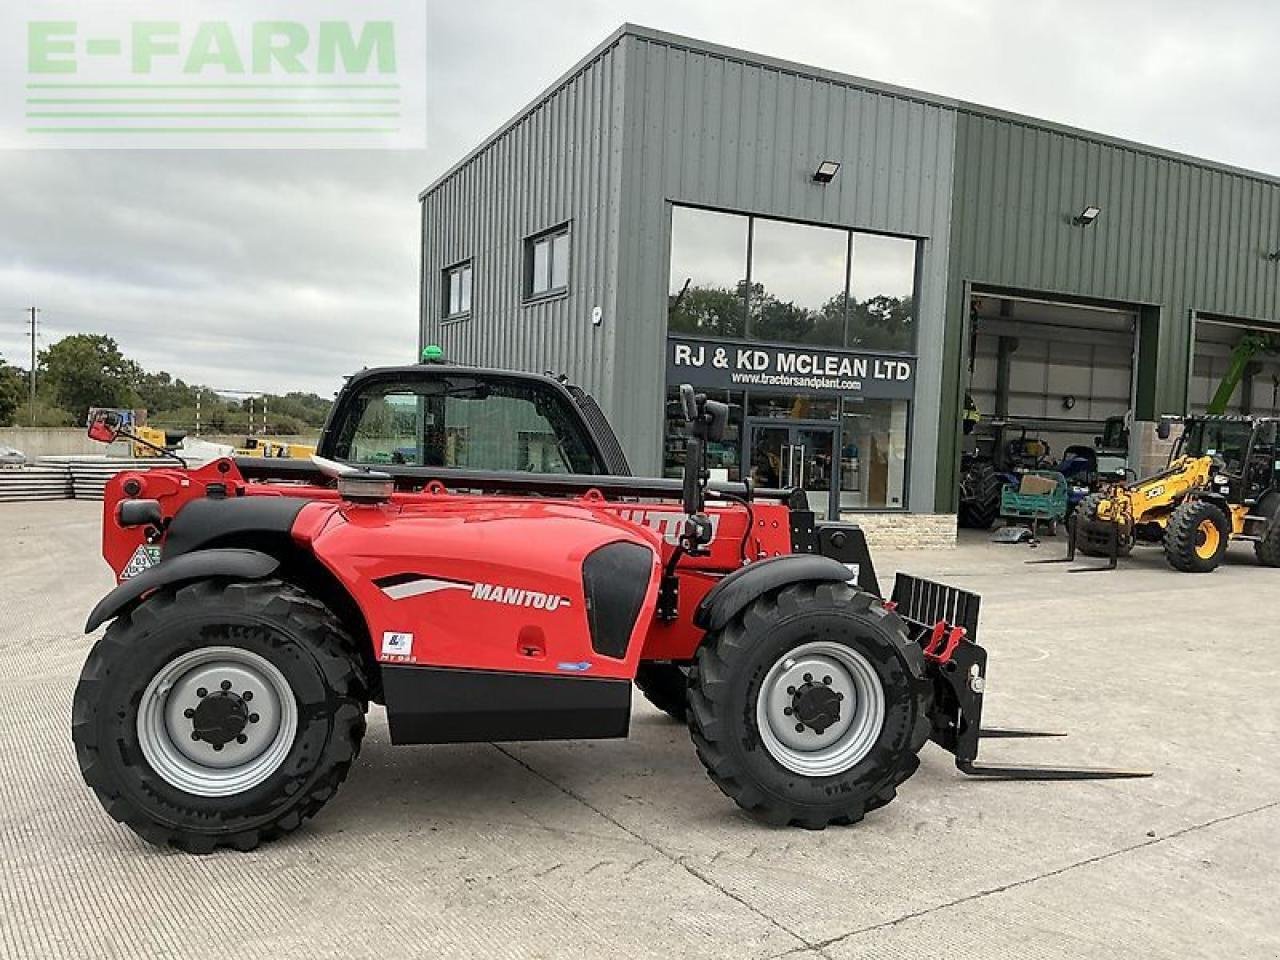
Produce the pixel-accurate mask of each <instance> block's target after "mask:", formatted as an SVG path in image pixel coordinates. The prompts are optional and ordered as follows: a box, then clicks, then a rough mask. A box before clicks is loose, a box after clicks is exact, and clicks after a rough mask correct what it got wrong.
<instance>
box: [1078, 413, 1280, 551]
mask: <svg viewBox="0 0 1280 960" xmlns="http://www.w3.org/2000/svg"><path fill="white" fill-rule="evenodd" d="M1169 425H1170V421H1168V420H1164V421H1161V423H1160V428H1159V429H1160V436H1161V437H1162V438H1167V437H1168V436H1169ZM1278 427H1280V419H1277V418H1274V417H1249V416H1228V415H1205V416H1196V417H1188V418H1187V419H1186V420H1185V429H1184V431H1183V434H1182V437H1181V438H1180V439H1179V440H1178V442H1177V444H1176V446H1175V447H1174V449H1173V451H1172V453H1171V454H1170V457H1169V465H1168V467H1167V468H1166V469H1165V470H1162V471H1161V472H1160V473H1158V474H1156V475H1155V476H1153V477H1147V478H1146V479H1143V480H1135V481H1130V482H1128V483H1117V484H1113V485H1112V486H1110V487H1108V488H1107V489H1105V490H1103V491H1102V492H1100V493H1094V494H1091V495H1090V496H1088V497H1086V498H1085V499H1084V500H1082V501H1081V502H1080V505H1079V506H1078V507H1077V508H1076V513H1075V516H1074V517H1073V518H1072V522H1071V524H1070V534H1071V537H1070V543H1069V547H1068V559H1070V558H1071V557H1073V556H1074V553H1075V551H1077V550H1078V551H1079V552H1080V553H1082V554H1084V555H1085V556H1089V557H1107V558H1109V559H1110V561H1111V562H1110V564H1109V565H1108V566H1107V567H1097V568H1086V569H1114V568H1115V566H1116V562H1117V557H1121V556H1127V555H1128V554H1129V553H1130V551H1132V549H1133V547H1134V545H1135V544H1138V543H1152V544H1155V543H1160V544H1163V546H1164V555H1165V559H1167V560H1168V561H1169V565H1170V566H1171V567H1173V568H1174V569H1175V570H1181V571H1184V572H1187V573H1208V572H1210V571H1212V570H1214V569H1216V568H1217V566H1218V565H1219V564H1220V563H1221V562H1222V557H1223V555H1224V554H1225V553H1226V551H1227V545H1228V544H1229V543H1230V542H1231V541H1232V540H1245V541H1250V542H1252V543H1253V548H1254V552H1255V553H1256V555H1257V558H1258V561H1259V562H1260V563H1263V564H1266V565H1267V566H1269V567H1280V448H1278V447H1277V428H1278Z"/></svg>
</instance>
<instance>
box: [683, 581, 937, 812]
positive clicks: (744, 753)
mask: <svg viewBox="0 0 1280 960" xmlns="http://www.w3.org/2000/svg"><path fill="white" fill-rule="evenodd" d="M930 696H931V694H930V687H929V684H928V682H927V681H926V679H925V676H924V657H923V652H922V651H921V649H920V646H919V645H918V644H916V643H914V642H913V641H912V640H911V639H910V637H909V636H908V635H907V631H906V627H905V625H904V624H903V622H902V620H901V619H900V618H899V617H898V616H897V615H896V614H894V613H891V612H890V611H888V610H886V609H885V608H884V606H883V605H882V604H881V603H879V602H878V601H876V599H875V598H874V597H872V596H871V595H870V594H866V593H862V592H859V591H856V590H853V589H852V588H850V587H849V586H847V585H845V584H833V583H822V584H811V583H804V584H797V585H794V586H790V587H787V588H785V589H783V590H781V591H779V592H777V593H774V594H769V595H766V596H765V597H762V598H760V599H758V600H756V601H755V602H754V603H752V604H751V605H750V606H748V607H747V608H746V610H744V611H743V613H742V614H740V615H739V616H738V617H737V618H735V619H734V621H733V622H732V623H730V624H729V625H728V626H727V627H725V628H724V630H723V631H721V632H720V633H718V634H716V635H713V636H711V637H708V639H707V642H706V643H704V644H703V646H702V647H701V649H700V650H699V651H698V657H697V660H696V662H695V665H694V667H693V670H692V672H691V675H690V693H689V710H690V716H689V728H690V732H691V734H692V737H693V742H694V746H695V747H696V748H697V751H698V756H699V758H700V759H701V760H702V762H703V764H704V765H705V766H706V768H707V772H708V774H709V775H710V777H711V779H712V781H714V782H715V784H716V785H717V786H718V787H719V788H720V789H721V790H722V791H723V792H724V793H725V794H727V795H728V796H729V797H730V798H731V799H733V800H734V801H735V802H736V803H737V804H738V805H739V806H741V807H743V808H744V809H747V810H750V811H752V812H755V813H758V814H760V815H762V816H763V817H764V818H765V819H766V820H768V821H770V822H772V823H777V824H797V825H799V826H803V827H808V828H811V829H822V828H823V827H825V826H827V825H828V824H832V823H840V824H847V823H854V822H856V821H858V820H861V819H862V817H863V815H864V814H865V813H867V812H869V811H871V810H875V809H876V808H878V807H881V806H884V805H885V804H886V803H888V802H889V801H890V800H892V799H893V798H894V796H895V793H896V790H897V787H898V786H899V785H900V784H901V783H902V782H903V781H905V780H906V779H907V778H908V777H910V776H911V775H912V774H913V773H914V772H915V771H916V768H917V767H918V766H919V763H920V761H919V758H918V757H917V756H916V755H917V753H918V752H919V751H920V748H921V747H922V746H924V743H925V741H926V740H927V739H928V736H929V717H928V712H929V702H930Z"/></svg>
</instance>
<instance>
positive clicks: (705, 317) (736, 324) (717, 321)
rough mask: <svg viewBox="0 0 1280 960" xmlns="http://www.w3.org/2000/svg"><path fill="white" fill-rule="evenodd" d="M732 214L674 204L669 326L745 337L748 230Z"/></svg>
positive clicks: (747, 223)
mask: <svg viewBox="0 0 1280 960" xmlns="http://www.w3.org/2000/svg"><path fill="white" fill-rule="evenodd" d="M750 223H751V220H750V218H748V217H741V216H737V215H736V214H732V213H716V212H714V211H711V210H695V209H694V208H692V207H673V208H672V210H671V277H670V283H669V285H668V288H667V328H668V330H669V331H670V332H671V333H686V334H691V335H693V336H699V337H743V336H746V332H747V326H746V323H747V321H746V306H745V301H744V299H743V297H744V293H745V291H746V287H747V233H748V230H749V228H750Z"/></svg>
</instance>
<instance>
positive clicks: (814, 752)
mask: <svg viewBox="0 0 1280 960" xmlns="http://www.w3.org/2000/svg"><path fill="white" fill-rule="evenodd" d="M815 703H816V704H819V705H825V712H824V711H822V710H819V709H815ZM884 714H885V695H884V686H883V685H882V684H881V682H880V676H879V674H877V673H876V671H875V668H874V667H872V666H871V662H870V661H869V660H867V658H866V657H864V656H863V655H862V654H861V653H859V652H858V651H857V650H854V649H852V648H850V647H846V646H845V645H844V644H841V643H833V642H831V641H827V640H816V641H813V642H812V643H805V644H801V645H800V646H798V647H796V648H794V649H793V650H790V651H788V652H787V653H786V654H784V655H783V656H781V657H780V658H779V659H778V660H777V662H776V663H774V665H773V666H772V667H770V668H769V672H768V673H767V674H765V678H764V682H763V683H762V684H761V685H760V693H759V695H758V696H757V698H756V726H757V727H758V729H759V731H760V739H761V741H762V742H763V743H764V746H765V749H766V750H768V751H769V755H770V756H771V757H773V759H774V760H776V761H778V763H780V764H781V765H782V766H783V767H785V768H786V769H787V770H790V771H791V772H792V773H798V774H800V775H802V776H806V777H831V776H835V775H836V774H840V773H844V772H845V771H846V770H849V769H851V768H853V767H854V766H856V765H857V764H858V763H860V762H861V761H862V760H863V759H865V757H866V756H867V754H868V753H870V752H871V748H872V747H873V746H875V742H876V740H877V739H878V738H879V736H880V731H881V729H882V728H883V727H884ZM815 715H817V718H816V719H815Z"/></svg>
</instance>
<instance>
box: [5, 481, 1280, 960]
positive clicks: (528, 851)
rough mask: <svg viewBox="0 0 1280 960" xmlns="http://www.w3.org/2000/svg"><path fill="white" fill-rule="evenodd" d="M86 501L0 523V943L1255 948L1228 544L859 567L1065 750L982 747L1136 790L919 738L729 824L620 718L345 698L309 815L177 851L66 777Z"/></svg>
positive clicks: (501, 949)
mask: <svg viewBox="0 0 1280 960" xmlns="http://www.w3.org/2000/svg"><path fill="white" fill-rule="evenodd" d="M97 510H98V505H96V504H89V503H55V504H39V505H34V504H33V505H0V584H3V589H2V590H0V857H2V862H0V954H2V955H3V956H5V957H23V958H27V957H31V958H35V957H39V958H55V957H94V958H98V957H229V956H252V957H270V956H277V957H286V956H287V957H303V956H305V957H322V956H340V957H349V958H356V957H377V958H387V957H396V958H399V957H418V956H421V957H432V958H435V957H467V958H471V957H485V958H495V957H561V956H575V957H583V958H595V957H613V956H625V957H664V958H670V957H727V956H732V957H735V958H775V957H782V956H787V957H792V958H797V960H799V958H816V957H825V958H831V960H845V958H854V957H909V956H929V957H941V958H951V957H970V956H980V957H1017V958H1020V960H1025V958H1040V957H1064V958H1065V957H1071V958H1077V957H1082V956H1087V957H1090V958H1099V957H1143V958H1145V960H1150V958H1161V957H1170V958H1173V957H1176V958H1188V957H1206V958H1207V957H1213V958H1218V957H1223V956H1231V957H1259V958H1261V957H1276V956H1277V955H1280V922H1277V920H1276V913H1275V896H1276V891H1277V890H1280V868H1278V867H1277V858H1278V857H1280V764H1277V763H1276V748H1277V745H1278V744H1280V706H1278V705H1277V704H1278V699H1277V696H1276V691H1277V686H1280V666H1277V664H1278V663H1280V660H1278V659H1277V650H1276V645H1277V642H1280V635H1278V634H1280V631H1277V601H1276V598H1277V597H1278V596H1280V571H1272V570H1264V569H1261V568H1258V567H1255V566H1253V565H1252V557H1251V555H1250V553H1249V552H1248V551H1247V549H1246V550H1240V548H1233V556H1232V561H1233V562H1231V563H1230V564H1228V566H1226V567H1225V568H1224V569H1221V570H1220V571H1218V572H1217V573H1215V574H1213V575H1211V576H1204V577H1196V576H1189V575H1179V574H1175V573H1173V572H1172V571H1169V570H1167V569H1166V568H1165V567H1164V566H1163V561H1162V560H1161V559H1160V558H1159V556H1158V555H1157V554H1148V555H1145V556H1144V557H1142V558H1138V559H1134V560H1133V561H1131V562H1130V563H1129V564H1128V569H1126V570H1124V571H1122V572H1121V573H1118V574H1110V575H1107V574H1094V575H1083V574H1081V575H1069V574H1067V573H1066V572H1065V570H1064V568H1063V567H1027V566H1024V565H1023V563H1022V561H1023V560H1024V559H1026V558H1027V557H1029V556H1032V555H1033V554H1032V553H1031V551H1029V550H1028V549H1027V548H1025V547H1001V546H994V545H990V544H987V543H986V542H985V541H984V540H981V539H979V540H977V541H974V542H969V543H966V544H965V545H963V546H962V547H960V548H959V549H957V550H955V551H946V552H940V553H933V554H924V555H912V554H898V555H892V554H885V555H883V556H882V557H881V566H882V567H885V566H887V567H890V568H892V567H895V566H901V567H904V568H908V569H910V570H912V571H914V572H919V573H923V574H929V575H934V576H938V577H943V578H945V579H947V580H949V581H951V582H954V583H957V584H961V585H964V586H967V587H971V588H974V589H976V590H978V591H980V592H982V593H983V595H984V597H985V599H984V605H985V610H984V617H983V632H984V636H985V642H986V645H987V646H988V647H989V649H990V651H991V661H992V668H991V672H990V673H991V688H990V689H991V693H990V695H989V697H988V714H989V719H990V720H992V721H993V722H1003V723H1007V724H1015V723H1021V724H1025V725H1029V724H1042V725H1048V726H1051V727H1062V728H1066V729H1069V730H1070V731H1071V732H1072V736H1071V737H1070V738H1069V739H1067V740H1061V741H1041V742H1038V743H1037V742H1031V743H1004V744H1000V743H997V744H996V745H995V746H997V747H1000V748H1001V749H1000V753H1001V754H1002V755H1004V756H1010V757H1018V758H1022V759H1040V760H1043V761H1046V762H1053V761H1064V762H1065V761H1071V760H1075V761H1086V762H1093V763H1106V764H1141V765H1148V766H1150V767H1153V768H1154V769H1155V770H1156V772H1157V776H1156V777H1155V778H1154V779H1152V780H1140V781H1119V782H1109V783H1106V782H1103V783H1077V784H1046V783H1022V784H1007V783H983V782H976V781H967V780H965V779H963V778H962V777H960V776H959V775H958V774H957V773H956V772H955V771H954V768H953V767H952V765H951V764H950V763H948V758H947V757H946V755H944V754H942V753H941V752H940V751H938V750H937V749H936V748H934V747H927V748H926V752H925V758H924V762H923V765H922V768H921V770H920V772H919V774H917V775H916V777H915V778H913V779H912V780H911V781H910V782H908V783H907V784H906V786H905V787H904V789H903V790H902V792H901V794H900V796H899V799H898V800H897V801H896V802H894V803H893V804H891V805H890V806H888V807H887V808H885V809H883V810H881V811H880V812H878V813H876V814H873V815H872V816H870V817H869V818H868V819H867V820H866V821H865V822H864V823H862V824H861V825H859V826H857V827H853V828H846V829H831V830H827V831H825V832H823V833H806V832H803V831H797V830H779V829H769V828H766V827H763V826H761V825H759V824H757V823H755V822H753V821H752V820H750V819H748V818H746V817H745V816H743V815H741V814H740V813H739V812H738V811H737V809H736V808H735V807H734V806H732V804H730V803H729V802H728V801H727V800H725V799H724V798H723V797H721V796H720V794H719V793H718V792H717V791H716V789H715V788H714V787H713V786H712V785H711V783H710V782H709V781H708V780H707V779H706V778H705V776H704V775H703V774H702V771H701V768H700V767H699V765H698V762H697V760H696V759H695V757H694V754H693V750H692V748H691V746H690V744H689V742H688V736H687V734H686V733H685V731H684V730H683V729H682V728H680V727H677V726H676V725H674V724H672V723H670V722H668V721H666V720H665V719H664V718H663V717H662V716H661V715H660V714H658V713H656V712H655V711H653V710H652V709H650V708H648V706H647V705H644V704H643V703H642V702H640V701H637V708H636V717H635V720H634V724H633V736H632V738H631V739H630V740H628V741H625V742H601V743H567V744H545V745H514V746H501V747H498V746H462V747H422V748H400V749H396V750H392V749H391V748H390V747H389V745H388V743H387V735H386V725H385V722H384V720H383V718H382V716H381V714H380V713H375V714H374V716H373V717H372V723H371V726H370V733H369V738H368V739H367V740H366V743H365V749H364V752H363V754H362V755H361V757H360V761H359V764H358V766H357V768H356V769H355V770H354V771H353V774H352V777H351V779H350V780H349V781H348V782H347V784H346V786H345V787H344V788H343V789H342V791H341V792H340V793H339V795H338V797H337V799H336V800H335V801H334V802H332V803H331V804H330V805H329V806H328V807H327V808H326V809H325V810H324V811H323V812H322V813H321V815H320V816H319V818H317V819H316V820H314V821H312V822H311V823H310V824H309V825H308V826H306V827H305V828H304V829H302V830H301V831H299V832H298V833H296V834H294V835H293V836H292V837H290V838H289V839H287V840H286V841H284V842H281V843H278V844H275V845H272V846H267V847H264V848H262V849H260V850H259V851H257V852H255V853H251V854H235V853H219V854H217V855H215V856H211V857H204V858H197V857H190V856H186V855H183V854H179V853H174V852H166V851H159V850H155V849H152V848H150V847H148V846H146V845H145V844H143V843H141V842H140V841H138V840H137V839H135V838H134V837H133V835H132V834H130V833H128V832H127V831H125V830H124V829H123V828H120V827H117V826H116V825H115V824H114V823H113V822H112V821H111V820H110V819H109V818H108V817H107V816H106V815H105V814H104V813H103V812H102V811H101V810H100V809H99V808H98V806H97V803H96V801H95V800H94V799H93V797H92V796H91V795H90V793H89V791H88V790H87V789H86V788H85V787H83V785H82V784H81V782H80V779H79V776H78V774H77V772H76V767H75V761H74V757H73V753H72V749H71V744H70V738H69V733H68V729H69V713H70V702H71V692H72V688H73V686H74V683H75V678H76V675H77V672H78V671H79V668H80V664H81V662H82V661H83V659H84V656H85V652H86V650H87V648H88V644H89V640H88V639H87V638H85V637H83V636H81V634H80V629H79V628H80V624H82V623H83V620H84V617H85V613H86V611H87V610H88V609H89V608H90V606H91V605H92V603H93V602H94V601H95V600H96V599H97V597H98V596H99V595H100V594H101V593H103V592H104V591H105V590H106V589H107V588H108V587H109V586H110V582H111V581H110V575H109V573H108V572H107V570H106V568H105V566H103V564H102V563H101V561H100V560H99V559H98V557H97V536H98V533H97ZM1050 543H1051V545H1050V546H1047V547H1046V548H1044V550H1045V551H1049V550H1057V549H1059V548H1058V547H1057V546H1056V545H1052V542H1050ZM1237 550H1239V551H1240V552H1239V553H1238V554H1237V553H1236V551H1237ZM886 572H887V571H884V570H882V574H883V573H886ZM991 753H992V755H993V756H994V754H995V751H994V750H993V751H991Z"/></svg>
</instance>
